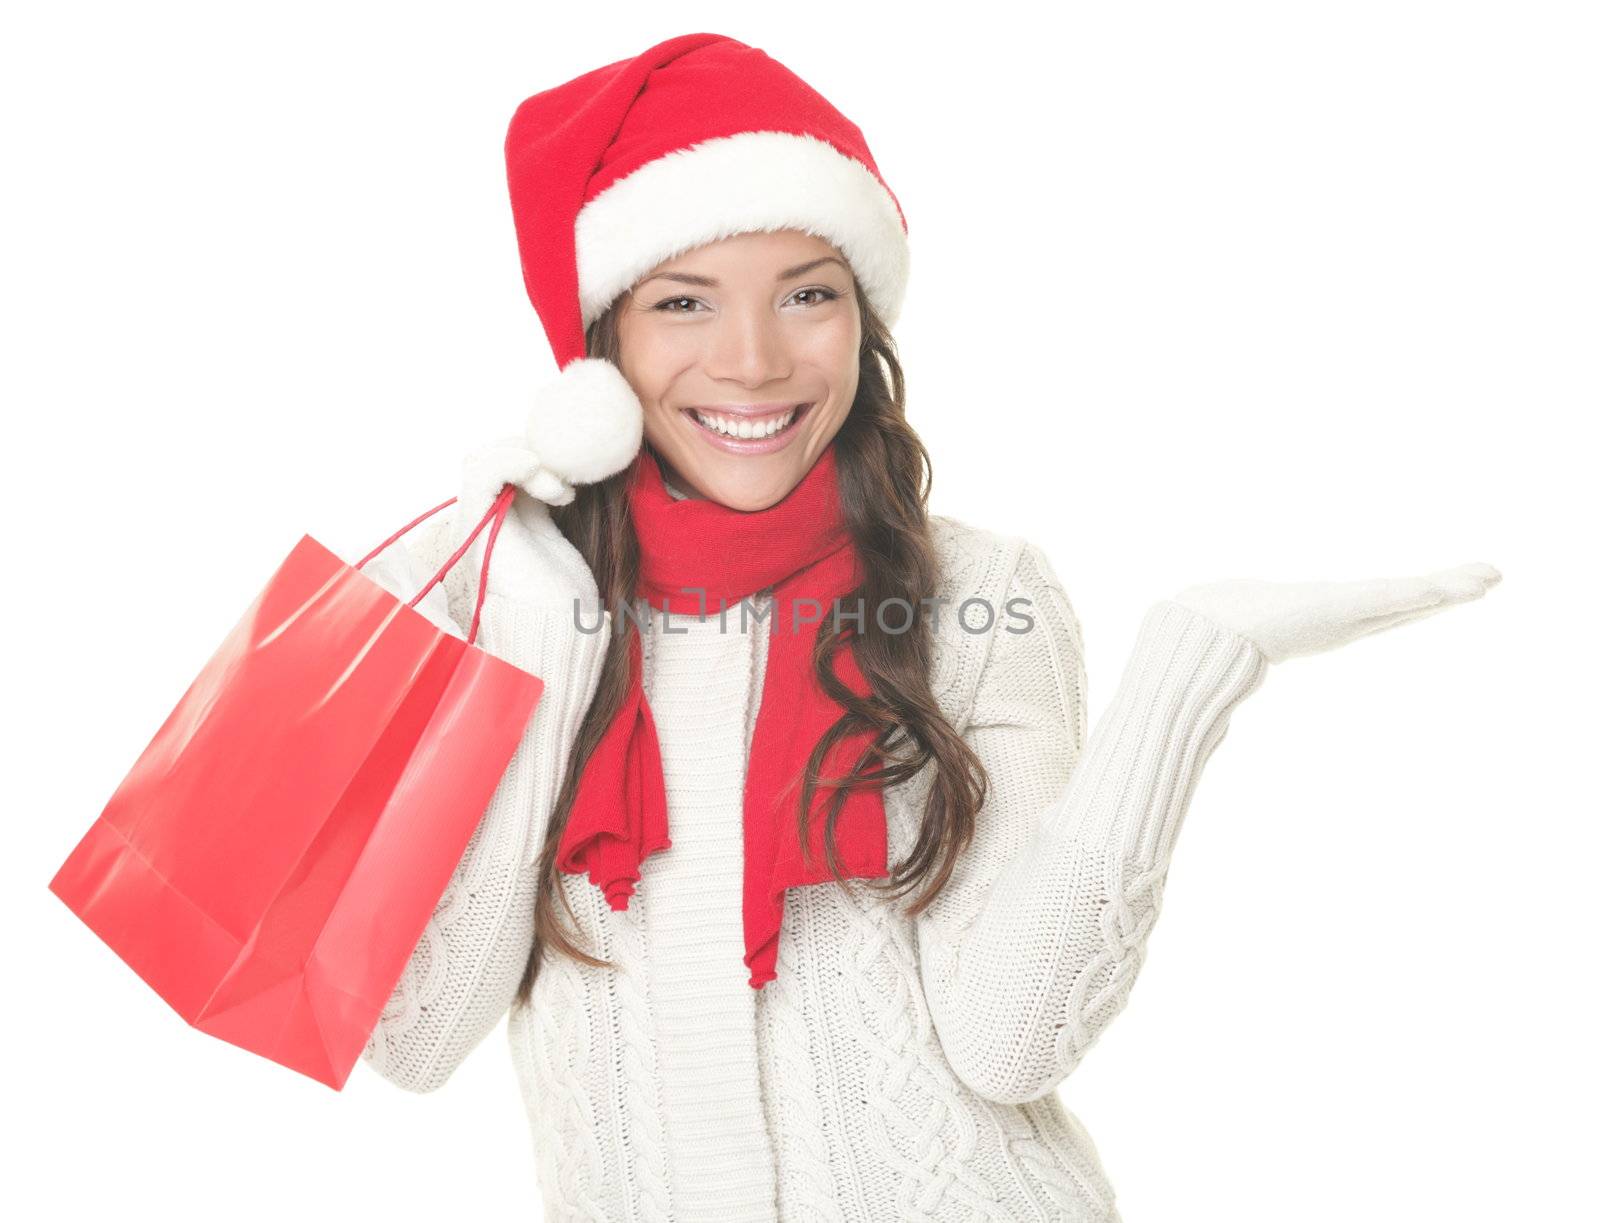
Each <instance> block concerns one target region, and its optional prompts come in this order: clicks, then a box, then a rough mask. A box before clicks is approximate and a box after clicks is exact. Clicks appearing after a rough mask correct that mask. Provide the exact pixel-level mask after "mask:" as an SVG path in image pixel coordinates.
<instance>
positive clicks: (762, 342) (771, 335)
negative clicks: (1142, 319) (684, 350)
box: [705, 307, 794, 388]
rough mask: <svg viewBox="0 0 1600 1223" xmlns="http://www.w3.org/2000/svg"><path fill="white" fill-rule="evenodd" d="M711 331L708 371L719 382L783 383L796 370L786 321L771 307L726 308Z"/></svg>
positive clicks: (741, 383)
mask: <svg viewBox="0 0 1600 1223" xmlns="http://www.w3.org/2000/svg"><path fill="white" fill-rule="evenodd" d="M707 331H708V332H709V333H710V335H709V337H708V339H709V348H708V351H707V352H706V356H705V364H706V372H707V373H708V374H709V375H710V376H711V377H712V378H715V379H717V380H718V381H725V382H736V383H738V384H739V385H740V386H745V387H751V388H755V387H759V386H764V385H766V384H767V383H769V382H781V381H783V380H784V379H786V378H788V377H789V375H790V373H791V372H792V371H793V369H794V362H793V361H792V360H791V358H790V355H789V351H788V343H787V341H786V339H785V337H784V332H783V325H782V322H781V320H779V319H776V318H774V317H773V316H772V311H771V310H770V308H761V307H750V308H739V309H731V308H730V309H726V310H724V311H723V314H722V317H721V318H719V319H718V320H717V322H716V325H715V326H713V327H710V328H708V329H707Z"/></svg>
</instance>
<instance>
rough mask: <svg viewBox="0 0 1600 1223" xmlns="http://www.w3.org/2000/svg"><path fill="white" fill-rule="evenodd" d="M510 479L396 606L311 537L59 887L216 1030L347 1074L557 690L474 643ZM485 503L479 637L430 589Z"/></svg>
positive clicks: (144, 971)
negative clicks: (446, 627)
mask: <svg viewBox="0 0 1600 1223" xmlns="http://www.w3.org/2000/svg"><path fill="white" fill-rule="evenodd" d="M514 494H515V487H514V486H512V485H507V486H506V487H505V488H504V489H502V490H501V494H500V496H499V498H497V499H496V501H495V503H494V504H493V505H492V506H491V507H490V509H489V512H488V513H487V514H485V515H484V518H483V520H482V521H481V522H479V523H478V525H477V527H476V528H475V529H474V530H473V532H472V534H471V535H470V536H468V537H467V539H466V541H465V542H464V543H462V544H461V546H460V547H459V548H458V549H457V550H456V552H455V553H454V554H453V555H452V556H451V557H450V558H449V559H448V560H447V561H445V563H444V565H443V566H442V567H441V568H440V569H439V571H438V573H436V574H434V576H433V578H432V579H431V580H430V581H429V582H428V583H427V585H425V586H424V587H423V588H422V590H420V591H418V592H417V594H416V596H415V597H414V598H412V599H411V600H410V601H409V602H406V603H402V602H400V600H399V599H397V598H396V597H395V596H394V595H391V594H390V593H389V592H388V591H386V590H385V589H384V588H383V587H381V586H380V585H378V583H377V582H376V581H374V580H373V579H372V578H370V577H368V576H367V575H366V574H364V573H362V572H360V570H361V568H362V566H364V565H366V564H367V562H368V561H370V560H372V558H373V557H375V556H377V555H378V554H379V553H380V552H382V551H383V550H384V549H385V548H387V547H388V546H389V545H390V544H392V543H394V542H395V541H396V540H397V539H399V538H400V536H401V535H404V534H405V533H406V532H407V531H409V530H410V529H411V528H412V527H414V526H416V525H417V524H418V523H420V522H422V521H423V520H424V519H426V518H428V517H429V516H430V515H432V514H434V513H437V512H438V511H439V510H442V509H444V508H445V506H447V505H450V504H452V503H453V502H454V501H455V498H452V499H451V500H450V501H446V502H444V503H443V504H442V505H438V506H435V507H434V508H433V509H432V510H429V511H428V512H427V513H426V514H423V515H422V516H421V517H420V518H417V519H415V520H414V521H413V522H411V523H410V524H408V525H407V526H405V527H403V528H401V529H400V530H399V531H397V532H396V533H395V534H394V535H392V536H390V537H389V539H388V540H387V541H385V542H384V543H382V544H380V545H379V546H378V547H377V548H374V549H373V550H372V552H370V553H369V554H368V555H367V556H366V557H364V558H363V559H362V560H360V561H359V562H357V563H356V564H355V565H354V566H351V565H347V564H345V563H344V562H343V561H341V560H340V559H339V558H338V557H337V556H335V555H334V554H333V553H332V552H330V551H328V549H326V548H324V547H323V546H322V545H321V544H319V543H317V541H316V540H314V539H312V538H311V536H309V535H306V536H303V537H302V538H301V540H300V542H299V543H298V544H297V545H296V546H295V548H294V550H293V551H292V552H290V553H289V556H288V558H287V559H286V560H285V561H284V562H283V564H282V565H281V566H280V567H279V568H278V571H277V572H276V573H274V574H273V575H272V577H271V579H270V580H269V581H268V582H267V585H266V588H265V589H264V590H262V592H261V594H260V595H259V596H258V597H257V598H256V600H255V602H254V603H252V604H251V605H250V607H249V608H248V609H247V610H246V611H245V613H244V616H243V618H242V619H241V620H240V621H239V623H238V624H237V625H236V626H235V627H234V629H233V631H232V632H231V633H230V634H229V635H228V637H227V639H226V640H225V641H224V642H223V643H222V645H221V647H220V648H219V649H218V650H217V652H216V654H215V655H214V656H213V657H212V658H211V661H210V662H208V663H207V664H206V666H205V668H204V669H203V670H202V671H201V672H200V675H199V676H198V677H197V678H196V679H195V681H194V682H193V683H192V684H191V685H190V686H189V689H188V691H187V692H185V693H184V695H183V698H182V699H181V700H180V701H179V702H178V705H177V707H176V708H175V709H174V710H173V711H172V713H171V714H170V715H168V717H167V719H166V721H165V722H164V723H162V726H161V729H160V730H158V731H157V732H156V735H155V738H154V739H152V740H151V742H150V745H149V746H148V747H147V748H146V749H145V750H144V753H143V754H142V755H141V756H140V757H139V759H138V762H137V763H136V764H135V765H134V766H133V771H132V772H130V773H129V774H128V776H127V777H126V778H125V779H124V780H123V782H122V784H121V785H120V786H119V787H118V789H117V791H116V793H115V794H114V795H112V797H111V801H110V802H109V803H108V804H107V805H106V808H105V810H104V811H103V812H102V813H101V815H100V817H99V818H98V819H97V820H96V821H95V823H94V825H93V826H92V827H91V828H90V829H89V831H88V833H87V834H86V835H85V836H84V838H83V839H82V841H80V842H79V843H78V846H77V848H76V849H74V850H73V851H72V853H71V854H70V855H69V856H68V858H67V860H66V862H65V863H63V864H62V866H61V869H60V870H59V871H57V872H56V875H55V877H54V878H53V879H52V880H51V881H50V890H51V891H52V892H54V893H55V894H56V895H57V896H59V897H60V898H61V899H62V900H63V901H65V902H66V904H67V906H68V907H69V908H70V909H71V910H72V911H73V912H74V913H76V914H77V915H78V917H80V918H81V919H82V920H83V921H84V922H85V923H86V924H87V925H88V927H89V928H90V929H91V930H93V931H94V933H95V934H97V935H98V936H99V937H100V938H101V939H102V940H104V941H105V942H106V943H107V944H108V945H109V946H110V947H111V949H112V950H113V951H115V952H116V953H117V955H119V956H120V957H121V958H122V959H123V960H124V961H126V962H127V964H128V965H129V966H130V967H131V968H132V969H133V970H134V971H135V972H137V973H138V974H139V976H140V977H142V978H143V979H144V980H145V981H146V982H147V983H148V984H149V985H150V986H151V988H153V989H154V990H155V991H156V993H158V994H160V995H161V997H162V998H163V999H165V1000H166V1002H167V1003H168V1004H170V1005H171V1006H172V1008H173V1009H174V1010H176V1011H177V1012H178V1014H180V1015H182V1016H183V1018H184V1019H185V1020H186V1021H187V1022H188V1023H190V1024H191V1025H193V1026H194V1027H196V1028H198V1029H200V1030H201V1031H202V1032H208V1033H210V1034H211V1035H213V1036H216V1037H219V1038H220V1039H222V1040H225V1041H228V1042H230V1043H232V1044H235V1045H238V1046H240V1047H241V1048H245V1049H248V1050H250V1051H251V1052H253V1053H258V1054H260V1055H261V1056H263V1057H267V1058H270V1059H271V1060H273V1061H275V1062H279V1063H281V1064H282V1065H284V1066H288V1067H289V1068H290V1069H293V1070H297V1071H299V1072H300V1073H302V1074H305V1075H309V1076H310V1077H311V1078H313V1079H316V1080H317V1081H319V1082H322V1083H326V1084H328V1085H329V1086H330V1087H332V1088H334V1089H335V1090H336V1091H337V1090H340V1089H342V1088H343V1087H344V1083H345V1080H346V1079H347V1078H348V1077H349V1074H350V1071H351V1070H352V1069H353V1068H354V1066H355V1063H356V1061H357V1060H358V1059H359V1057H360V1055H361V1051H362V1049H363V1048H364V1046H365V1044H366V1041H367V1039H368V1037H369V1036H370V1035H371V1032H372V1030H373V1028H374V1027H376V1026H377V1021H378V1018H379V1016H380V1015H381V1013H382V1010H383V1007H384V1005H385V1003H386V1002H387V1001H388V999H389V997H390V995H391V993H392V992H393V990H394V987H395V985H396V983H397V982H398V981H399V979H400V975H401V973H402V971H403V970H404V968H405V965H406V962H407V960H408V959H409V958H410V955H411V953H412V951H413V950H414V949H415V948H416V945H417V943H418V941H419V940H420V939H421V937H422V933H423V928H424V927H425V926H426V924H427V921H428V918H429V916H430V915H431V914H432V912H433V909H434V906H435V905H436V904H437V903H438V900H439V898H440V896H442V895H443V894H444V889H445V887H446V886H447V884H448V883H449V880H450V876H451V874H452V873H453V871H454V870H455V867H456V865H457V863H458V862H459V861H460V859H461V856H462V854H463V853H465V852H466V847H467V843H468V841H469V840H470V839H471V837H472V833H473V831H474V830H475V829H476V827H477V825H478V822H479V820H480V819H481V818H482V816H483V813H484V809H485V808H486V807H487V805H488V803H489V799H490V798H491V797H492V795H493V794H494V791H495V789H496V788H497V786H498V785H499V781H500V778H501V776H502V774H503V773H504V771H505V768H506V766H507V764H508V763H509V762H510V759H511V756H512V754H513V752H514V751H515V750H516V747H517V744H518V742H519V741H520V740H521V737H522V734H523V730H524V728H525V726H526V724H527V722H528V719H529V718H530V717H531V716H532V713H533V710H534V707H535V706H536V705H537V704H538V701H539V696H540V694H541V692H542V691H543V688H544V683H543V681H542V680H541V679H539V678H538V677H537V676H534V675H530V674H529V673H528V672H526V671H523V670H521V669H520V668H518V667H515V666H512V665H511V664H510V663H508V662H505V661H504V660H502V659H499V658H496V657H494V656H493V655H491V654H489V653H487V652H485V651H484V650H482V649H480V648H478V647H477V646H476V645H474V644H472V643H473V641H474V640H475V639H476V637H477V631H478V618H479V614H480V613H481V611H482V606H483V590H484V586H485V581H484V578H485V577H486V575H487V573H488V565H489V557H490V553H491V552H492V551H493V547H494V539H495V536H496V535H497V534H498V533H499V530H500V524H501V523H502V522H503V521H504V519H505V514H506V511H507V510H508V509H509V508H510V505H511V498H512V496H513V495H514ZM491 518H492V519H493V520H494V527H493V529H492V530H491V531H490V533H489V539H488V542H487V544H486V546H485V548H484V560H483V571H482V574H480V578H479V582H478V592H479V593H478V606H477V608H476V609H475V610H474V612H473V617H472V628H471V631H470V632H469V634H468V636H467V639H466V640H462V639H461V638H460V637H457V636H455V635H453V634H451V633H448V632H445V631H443V630H441V629H439V628H437V627H436V626H435V625H434V624H433V623H432V622H430V621H429V620H428V619H427V617H425V616H424V615H423V614H422V613H421V612H419V611H417V610H416V604H417V603H418V602H420V601H421V600H422V598H423V597H424V596H425V595H426V594H427V593H428V591H429V590H431V589H432V588H433V586H434V585H435V584H437V583H438V582H440V581H442V580H443V578H444V575H445V573H446V572H447V571H448V570H449V569H450V567H451V566H452V565H454V564H455V563H456V561H457V560H459V559H460V558H461V557H462V556H463V555H464V554H465V553H466V551H467V549H468V548H470V547H471V545H472V542H473V540H474V539H476V538H477V536H478V533H479V532H480V531H482V530H483V528H484V526H485V525H487V524H488V523H489V522H490V520H491Z"/></svg>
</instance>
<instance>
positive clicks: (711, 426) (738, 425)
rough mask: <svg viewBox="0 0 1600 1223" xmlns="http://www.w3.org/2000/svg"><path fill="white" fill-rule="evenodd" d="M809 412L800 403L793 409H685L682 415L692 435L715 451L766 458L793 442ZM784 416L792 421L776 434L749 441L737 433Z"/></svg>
mask: <svg viewBox="0 0 1600 1223" xmlns="http://www.w3.org/2000/svg"><path fill="white" fill-rule="evenodd" d="M752 406H755V407H757V408H758V410H755V411H751V410H748V409H749V408H751V407H752ZM810 410H811V405H810V404H809V403H802V404H793V405H790V404H783V405H729V406H721V405H718V406H715V407H711V406H708V407H706V408H685V409H684V410H683V412H684V415H685V416H687V417H688V418H689V420H690V421H691V422H692V423H693V425H694V427H695V431H696V432H697V433H698V434H699V435H700V436H701V437H702V438H704V439H705V440H706V442H707V443H708V444H710V445H711V446H713V447H715V448H716V449H718V450H722V451H725V452H727V453H729V454H770V453H772V452H773V451H776V450H781V449H783V448H784V447H785V446H787V445H788V444H789V442H790V441H792V440H793V438H794V437H795V434H796V432H797V429H798V426H799V424H800V422H801V421H802V420H803V419H805V416H806V414H807V413H808V412H809V411H810ZM788 413H793V417H792V419H790V420H789V421H788V422H787V423H786V424H785V425H784V426H783V427H782V428H781V429H779V430H778V431H777V432H776V433H768V434H763V435H761V436H750V437H743V436H740V434H741V433H746V432H750V431H752V430H753V429H754V428H757V427H759V426H761V425H763V424H766V423H770V422H771V421H773V420H779V419H782V418H783V417H784V416H785V415H786V414H788Z"/></svg>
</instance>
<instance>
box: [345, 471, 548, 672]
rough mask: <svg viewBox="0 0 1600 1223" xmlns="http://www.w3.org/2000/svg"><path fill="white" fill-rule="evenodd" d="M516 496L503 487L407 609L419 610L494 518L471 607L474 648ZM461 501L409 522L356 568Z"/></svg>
mask: <svg viewBox="0 0 1600 1223" xmlns="http://www.w3.org/2000/svg"><path fill="white" fill-rule="evenodd" d="M516 493H517V486H516V485H515V484H506V485H505V486H504V487H503V488H501V490H500V494H499V496H497V497H496V498H495V499H494V503H493V504H492V505H490V506H489V509H488V511H487V512H486V513H485V514H484V516H483V517H482V518H481V519H479V520H478V525H477V526H475V527H473V528H472V534H471V535H468V536H467V537H466V539H464V540H463V541H462V543H461V546H460V547H459V548H457V549H456V550H455V551H454V552H453V553H451V555H450V559H449V560H447V561H445V563H444V564H442V565H440V566H439V572H438V573H436V574H434V575H433V577H432V578H431V579H430V580H429V581H428V584H427V585H426V586H424V587H423V588H422V589H421V590H419V591H417V593H416V594H415V595H413V596H412V597H411V601H410V602H409V603H407V604H406V606H407V607H416V605H417V604H418V603H420V602H422V600H423V598H424V596H426V595H427V593H428V592H429V591H430V590H432V589H433V588H434V587H435V586H437V585H438V584H439V583H440V582H442V581H443V580H444V575H445V574H446V573H447V572H449V570H450V566H452V565H454V564H455V563H456V562H457V561H458V560H460V559H461V558H462V557H463V556H464V555H465V554H466V552H467V549H469V548H471V547H472V541H473V540H475V539H477V538H478V535H479V533H480V532H481V531H482V530H483V528H484V527H485V526H488V524H489V520H490V519H493V520H494V526H493V528H492V529H491V530H490V531H489V539H488V542H487V543H485V544H484V546H483V566H482V568H481V569H480V570H479V571H478V601H477V603H476V604H475V605H474V606H473V608H472V629H471V631H470V632H469V633H468V634H467V644H468V645H471V644H472V643H473V642H474V641H476V640H477V637H478V619H479V617H480V616H481V615H482V614H483V595H484V591H485V589H486V588H487V586H488V583H489V557H490V555H491V554H492V553H493V552H494V539H495V536H496V535H498V534H500V524H501V523H503V522H504V521H505V520H506V514H507V513H508V512H509V511H510V509H511V502H512V499H513V498H514V497H515V496H516ZM459 500H460V498H459V497H451V498H450V500H448V501H441V502H440V503H439V504H438V505H436V506H434V507H433V508H432V509H431V510H429V511H428V512H427V513H425V514H422V515H420V516H418V517H416V518H413V519H412V520H411V521H410V522H408V523H406V525H405V526H403V527H401V528H400V529H399V530H398V531H396V532H395V533H394V534H393V535H391V536H389V538H388V539H386V540H384V541H383V542H382V543H381V544H379V545H378V546H377V547H376V548H374V549H373V550H372V551H371V552H368V553H367V554H366V555H365V556H363V557H362V558H361V559H360V560H358V561H357V562H356V563H355V566H354V567H355V568H357V569H360V568H361V567H362V566H363V565H365V564H366V563H367V562H368V561H370V560H371V559H372V558H373V557H375V556H377V555H378V553H380V552H382V551H383V550H384V549H385V548H387V547H388V546H389V545H390V544H392V543H394V541H395V540H397V539H399V538H400V537H401V536H402V535H404V534H405V533H406V532H407V531H409V530H411V528H412V527H414V526H416V525H417V524H418V523H421V522H425V521H427V520H428V519H429V518H432V517H433V516H434V515H435V514H437V513H438V512H439V511H440V510H442V509H445V508H446V507H448V506H452V505H454V504H455V503H456V502H457V501H459Z"/></svg>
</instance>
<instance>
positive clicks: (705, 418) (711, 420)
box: [691, 408, 795, 438]
mask: <svg viewBox="0 0 1600 1223" xmlns="http://www.w3.org/2000/svg"><path fill="white" fill-rule="evenodd" d="M692 410H693V409H691V411H692ZM794 414H795V409H794V408H790V409H789V410H788V411H787V412H785V413H784V414H783V415H782V416H773V417H769V418H768V419H766V420H760V421H752V420H747V419H742V418H736V417H732V416H712V415H707V414H706V413H704V412H695V414H694V418H695V419H696V420H698V421H699V422H700V423H701V424H702V425H704V426H705V427H706V428H708V429H713V430H715V431H716V432H718V433H720V434H722V435H723V436H724V437H739V438H759V437H771V436H772V435H773V434H774V433H777V432H779V431H780V430H782V429H783V428H784V427H785V426H787V425H788V423H789V422H790V421H791V420H793V419H794Z"/></svg>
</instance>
